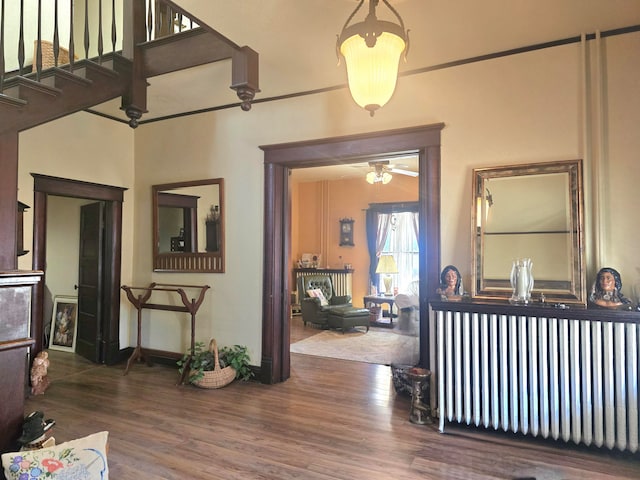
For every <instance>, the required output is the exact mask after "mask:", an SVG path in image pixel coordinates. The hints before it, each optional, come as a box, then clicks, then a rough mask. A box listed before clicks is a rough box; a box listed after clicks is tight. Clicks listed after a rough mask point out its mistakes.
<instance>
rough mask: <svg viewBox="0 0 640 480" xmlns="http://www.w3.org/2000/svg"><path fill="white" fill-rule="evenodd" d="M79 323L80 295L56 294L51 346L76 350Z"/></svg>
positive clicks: (51, 347)
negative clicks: (65, 295)
mask: <svg viewBox="0 0 640 480" xmlns="http://www.w3.org/2000/svg"><path fill="white" fill-rule="evenodd" d="M77 325H78V297H64V296H56V297H55V299H54V300H53V314H52V317H51V336H50V337H49V338H50V341H49V348H50V349H52V350H62V351H65V352H75V351H76V336H77V334H78V329H77Z"/></svg>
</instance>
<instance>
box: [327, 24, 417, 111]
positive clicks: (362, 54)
mask: <svg viewBox="0 0 640 480" xmlns="http://www.w3.org/2000/svg"><path fill="white" fill-rule="evenodd" d="M405 46H406V45H405V42H404V40H403V39H402V38H401V37H399V36H398V35H395V34H393V33H389V32H383V33H382V34H381V35H380V36H379V37H378V38H377V40H376V44H375V45H374V46H373V47H371V48H370V47H368V46H367V44H366V43H365V41H364V38H362V37H361V36H360V35H358V34H355V35H352V36H351V37H349V38H347V39H346V40H345V41H344V42H342V45H341V46H340V53H342V55H343V56H344V58H345V62H346V64H347V78H348V79H349V90H350V91H351V96H352V97H353V99H354V101H355V102H356V103H357V104H358V105H360V106H361V107H362V108H364V109H366V110H369V112H371V115H373V112H375V110H377V109H378V108H380V107H382V106H384V104H385V103H387V102H388V101H389V99H391V96H392V95H393V91H394V90H395V88H396V80H397V78H398V64H399V62H400V55H401V54H402V52H403V51H404V49H405Z"/></svg>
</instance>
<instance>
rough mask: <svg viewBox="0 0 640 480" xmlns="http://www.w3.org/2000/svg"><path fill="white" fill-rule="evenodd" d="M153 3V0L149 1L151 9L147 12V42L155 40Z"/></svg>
mask: <svg viewBox="0 0 640 480" xmlns="http://www.w3.org/2000/svg"><path fill="white" fill-rule="evenodd" d="M151 2H152V0H149V9H148V11H147V41H151V39H152V38H153V37H152V36H151V35H152V32H153V11H152V10H151Z"/></svg>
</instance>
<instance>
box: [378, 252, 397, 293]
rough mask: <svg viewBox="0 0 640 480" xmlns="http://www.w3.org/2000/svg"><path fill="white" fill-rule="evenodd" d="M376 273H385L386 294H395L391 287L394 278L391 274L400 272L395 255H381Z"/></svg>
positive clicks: (383, 279) (383, 278)
mask: <svg viewBox="0 0 640 480" xmlns="http://www.w3.org/2000/svg"><path fill="white" fill-rule="evenodd" d="M376 273H382V274H384V277H382V281H383V282H384V294H385V295H387V296H391V295H393V292H392V290H391V287H392V286H393V278H391V274H393V273H398V265H396V261H395V260H394V258H393V255H389V254H386V255H380V258H379V259H378V266H377V267H376Z"/></svg>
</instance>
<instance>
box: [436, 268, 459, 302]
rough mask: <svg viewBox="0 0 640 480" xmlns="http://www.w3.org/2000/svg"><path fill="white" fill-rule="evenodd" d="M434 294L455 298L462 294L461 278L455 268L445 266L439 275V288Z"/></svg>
mask: <svg viewBox="0 0 640 480" xmlns="http://www.w3.org/2000/svg"><path fill="white" fill-rule="evenodd" d="M436 293H437V294H439V295H440V296H442V297H456V296H461V295H463V294H464V288H463V287H462V276H461V275H460V272H459V271H458V269H457V268H456V267H454V266H453V265H447V266H446V267H444V268H443V269H442V273H441V274H440V287H439V288H438V289H437V290H436Z"/></svg>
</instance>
